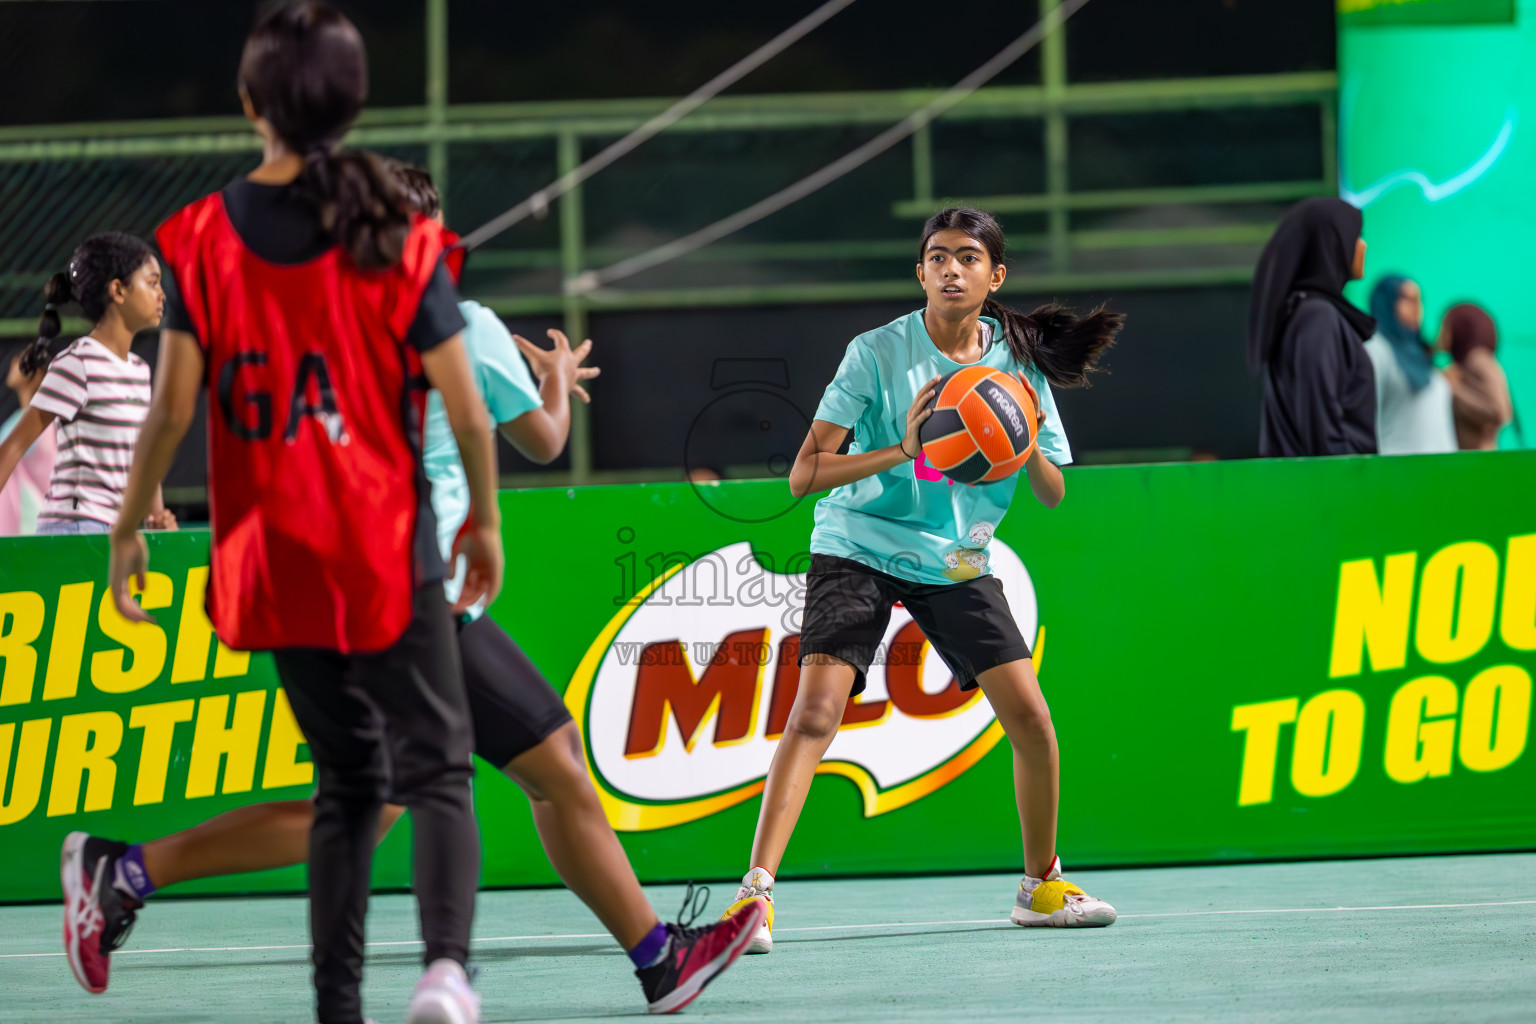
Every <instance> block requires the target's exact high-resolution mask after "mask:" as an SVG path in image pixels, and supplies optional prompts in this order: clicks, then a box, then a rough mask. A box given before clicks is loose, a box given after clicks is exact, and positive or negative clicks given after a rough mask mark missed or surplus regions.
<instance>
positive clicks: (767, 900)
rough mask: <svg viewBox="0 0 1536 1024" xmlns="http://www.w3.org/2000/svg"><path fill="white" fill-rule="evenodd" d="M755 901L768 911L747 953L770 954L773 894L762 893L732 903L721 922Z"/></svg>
mask: <svg viewBox="0 0 1536 1024" xmlns="http://www.w3.org/2000/svg"><path fill="white" fill-rule="evenodd" d="M754 900H755V901H757V902H758V903H761V904H763V906H764V908H765V909H766V910H767V913H766V914H764V915H763V923H762V924H761V925H759V926H758V929H757V934H756V935H754V936H752V941H751V943H749V944H748V946H747V948H746V952H748V953H770V952H772V951H773V894H772V893H761V894H758V895H755V896H743V897H742V898H741V899H739V900H737V901H736V902H735V903H732V904H731V905H730V906H729V907H728V908H726V911H725V913H724V914H721V915H720V918H721V920H724V919H725V918H727V917H730V916H731V915H732V914H734V913H736V912H737V911H739V910H740V909H741V908H742V907H744V906H746V905H747V904H748V903H751V902H753V901H754Z"/></svg>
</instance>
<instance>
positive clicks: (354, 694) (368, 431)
mask: <svg viewBox="0 0 1536 1024" xmlns="http://www.w3.org/2000/svg"><path fill="white" fill-rule="evenodd" d="M239 81H240V96H241V101H242V103H243V104H244V107H245V113H246V116H247V118H249V119H250V120H251V122H252V123H253V124H254V126H255V127H256V130H257V132H258V133H259V134H260V135H261V137H262V140H263V143H264V145H265V154H264V159H263V161H262V164H261V166H260V167H258V168H257V169H256V170H255V171H253V172H251V173H250V174H249V175H247V176H246V178H245V179H243V180H240V181H236V182H234V183H232V184H231V185H229V186H228V187H226V188H225V189H223V190H222V191H220V192H218V193H216V194H214V195H211V196H208V197H206V198H204V199H201V200H199V201H197V202H195V203H193V204H191V205H190V206H188V207H186V208H185V209H183V210H181V211H180V212H179V213H177V214H175V215H174V216H172V217H171V218H170V219H169V220H168V221H166V223H165V224H164V225H163V226H162V227H161V228H160V230H159V232H158V233H157V235H156V238H157V241H158V242H159V244H160V248H161V251H162V253H163V254H164V257H165V271H166V274H165V277H166V283H167V285H168V288H167V291H168V303H167V315H166V321H165V324H164V327H165V332H164V335H163V340H162V347H161V356H160V366H159V375H160V379H159V381H158V382H157V386H156V391H155V397H154V403H153V405H152V407H151V409H150V413H149V416H148V418H147V419H146V420H145V423H144V428H143V433H142V435H141V438H140V441H139V444H138V448H137V451H136V452H135V457H134V463H133V468H132V471H131V473H130V479H129V483H128V488H127V491H126V493H125V494H124V498H123V508H122V511H121V514H120V516H119V519H118V522H117V525H116V527H114V529H113V532H112V562H111V585H112V589H113V593H114V595H115V597H116V599H117V605H118V608H119V609H120V610H121V611H122V612H123V614H124V615H126V616H128V617H129V618H144V617H145V616H144V613H143V612H142V611H141V610H140V609H139V608H138V606H137V605H136V604H135V603H134V602H133V600H132V597H131V595H132V593H133V592H134V590H133V585H134V583H135V581H141V580H142V577H143V574H144V570H145V566H146V562H147V556H146V551H145V547H144V544H143V541H142V539H141V538H139V537H138V535H137V533H136V531H135V527H136V526H137V524H138V523H139V522H140V521H141V520H142V518H143V515H144V511H143V510H144V509H147V505H148V502H149V499H150V496H151V495H152V494H153V490H154V486H155V484H156V482H158V481H159V480H160V479H161V478H162V477H163V476H164V474H165V472H166V470H167V468H168V467H169V465H170V461H171V457H172V455H173V453H174V452H175V450H176V446H177V444H178V442H179V441H180V440H181V438H182V436H183V435H184V434H185V432H186V430H187V428H188V426H189V425H190V423H191V421H192V415H193V410H194V408H195V405H196V400H197V396H198V392H199V391H200V390H201V389H202V388H203V387H204V386H206V387H207V389H208V392H209V394H208V406H209V415H208V459H209V477H208V489H209V505H210V510H211V518H212V526H213V549H212V572H211V576H210V580H209V585H208V611H209V615H210V617H211V618H212V620H213V623H214V625H215V627H216V628H217V630H218V634H219V636H220V637H221V638H222V639H223V640H224V641H225V642H226V643H228V644H229V645H230V646H232V647H235V648H239V649H244V650H270V651H272V652H273V656H274V661H275V663H276V666H277V670H278V674H279V676H280V677H281V679H282V683H283V688H284V690H285V691H286V693H287V695H288V699H289V701H290V703H291V704H292V707H293V712H294V715H295V716H296V718H297V719H298V722H299V725H300V727H301V728H302V729H303V731H304V735H305V738H306V740H307V741H308V743H309V748H310V754H311V757H312V759H313V760H314V762H315V766H316V774H317V778H318V784H319V788H318V793H317V795H316V798H315V821H314V826H313V829H312V831H311V833H310V871H309V891H310V931H311V937H312V940H313V945H314V953H313V958H314V981H315V987H316V991H317V997H318V1011H319V1013H318V1016H319V1020H320V1022H321V1024H362V1020H363V1017H362V1009H361V998H360V993H359V986H360V981H361V976H362V963H363V917H364V912H365V910H366V908H367V901H368V871H369V864H370V862H371V859H372V854H373V846H374V841H375V836H376V834H377V830H378V821H379V814H380V810H381V808H382V806H383V804H384V802H385V800H386V799H392V800H395V801H397V802H399V803H402V804H405V805H406V806H407V807H409V808H410V810H411V812H412V816H413V819H414V823H415V837H416V838H415V854H414V856H415V886H416V895H417V899H418V903H419V905H420V915H421V933H422V939H423V941H424V942H425V945H426V963H427V971H426V973H425V975H424V976H423V978H422V980H421V983H420V984H419V985H418V986H417V989H416V992H415V995H414V996H413V998H412V1001H411V1005H410V1009H409V1011H408V1014H407V1019H408V1021H429V1020H430V1021H452V1022H466V1024H467V1022H472V1021H475V1020H478V1003H479V1000H478V997H476V996H475V994H474V993H473V992H472V991H471V990H470V988H469V985H468V982H467V980H466V978H465V973H464V967H463V965H464V962H465V958H466V956H467V954H468V951H469V948H468V947H469V931H470V923H471V920H472V918H473V916H474V903H475V890H476V886H477V883H478V878H479V864H480V842H479V833H478V830H477V828H476V824H475V818H474V807H473V803H472V800H471V793H470V785H469V780H470V775H471V765H470V749H471V746H472V742H473V739H472V733H471V728H470V716H469V709H468V703H467V698H466V696H465V690H464V682H463V678H462V674H461V671H460V665H459V657H458V647H457V643H456V637H455V632H454V626H453V620H452V617H451V614H450V609H449V607H448V604H447V602H446V600H445V599H444V596H443V588H442V580H443V576H444V572H445V569H444V563H443V559H442V557H441V555H440V554H439V553H438V549H437V543H436V536H435V535H436V527H435V523H434V521H433V517H432V510H431V506H430V504H429V503H428V500H427V498H428V496H427V492H426V487H425V483H424V477H423V474H422V469H421V457H420V451H421V423H422V417H423V412H424V407H425V400H426V394H427V388H428V384H429V382H430V386H431V387H434V388H436V389H437V390H438V391H439V392H441V394H442V396H443V402H444V405H445V407H446V410H447V414H448V419H449V422H450V424H451V426H452V428H453V432H454V434H455V436H456V437H457V440H458V444H459V448H460V451H461V453H462V455H463V461H464V469H465V472H466V474H467V477H468V482H469V488H470V493H471V502H472V511H471V512H470V516H469V520H468V522H467V523H466V524H465V526H464V529H463V530H462V531H461V533H460V535H459V541H458V544H457V547H456V553H457V554H462V555H464V556H466V559H467V563H468V570H467V576H466V582H465V586H464V589H463V593H462V595H461V597H460V602H461V603H462V604H464V605H468V604H470V603H473V602H474V601H476V600H478V599H480V598H482V597H488V596H494V593H495V591H496V590H497V589H498V587H499V585H500V578H501V571H502V557H501V547H500V533H499V528H500V523H499V521H498V512H497V504H496V500H495V491H494V487H495V479H496V464H495V453H494V450H493V448H492V446H491V445H492V442H491V434H490V426H489V423H488V421H487V418H486V413H485V409H484V406H483V405H482V404H481V403H480V401H479V399H478V396H477V394H476V391H475V386H474V382H473V378H472V375H471V370H470V366H469V363H468V360H467V359H466V357H465V353H464V349H463V345H462V342H461V341H460V339H459V336H458V335H459V332H460V330H462V329H463V327H464V321H463V318H462V317H461V316H460V315H459V312H458V294H457V288H456V286H455V284H454V277H453V267H454V261H453V260H452V259H451V258H450V250H451V247H452V245H453V242H454V240H455V239H454V237H453V236H452V235H451V234H450V233H449V232H447V231H446V230H444V229H443V228H442V227H441V226H439V225H438V224H436V223H434V222H433V221H431V220H429V219H427V218H425V217H422V216H421V215H419V214H418V213H415V212H413V211H412V210H411V207H410V204H409V203H408V201H407V200H406V197H405V196H404V194H403V192H402V190H401V188H400V186H399V184H398V183H397V181H396V179H395V178H394V176H393V175H392V174H391V173H390V172H389V170H388V169H387V168H386V167H385V165H384V164H383V162H382V161H381V160H380V158H378V157H376V156H374V155H373V154H370V153H366V152H361V151H356V150H342V149H339V148H338V144H339V142H340V140H341V138H342V136H343V135H345V134H346V132H347V130H348V129H349V128H350V127H351V125H352V122H353V121H354V120H355V118H356V117H357V115H358V113H359V112H360V110H361V109H362V103H363V99H364V97H365V96H366V94H367V57H366V54H365V52H364V49H363V43H362V39H361V37H360V36H359V35H358V32H357V29H356V28H355V27H354V26H353V25H352V23H351V22H349V21H348V20H347V19H346V18H345V17H343V16H342V15H341V14H339V13H337V12H336V11H335V10H333V9H331V8H330V7H328V6H326V5H325V4H322V3H317V2H305V3H299V4H296V5H292V6H288V7H285V8H282V9H280V10H278V11H277V12H275V13H274V14H272V15H271V16H269V17H268V18H267V19H266V20H265V21H263V22H262V23H261V24H260V25H258V26H257V28H256V29H255V31H254V32H253V33H252V35H251V37H250V38H249V39H248V40H247V42H246V45H245V51H244V54H243V56H242V58H241V63H240V76H239ZM77 835H78V834H77ZM71 841H72V842H74V843H75V845H76V848H75V849H71V848H70V847H69V846H68V844H67V845H66V850H65V888H66V899H67V902H69V903H70V904H71V906H73V905H74V903H75V900H74V899H72V898H71V897H72V895H79V896H80V905H81V906H82V908H86V909H83V910H82V914H84V915H86V916H83V917H82V918H81V924H82V927H81V928H80V929H77V930H78V931H80V932H84V931H85V930H86V927H85V926H89V925H92V924H95V925H100V924H101V922H100V921H93V920H91V918H90V917H89V915H88V910H89V908H95V909H96V910H97V911H98V913H100V914H101V916H104V917H105V918H106V919H107V921H106V926H105V928H102V929H100V930H101V932H102V938H103V939H105V938H106V937H107V934H108V933H112V932H114V920H113V919H114V917H118V918H120V917H122V916H125V915H128V914H131V912H132V910H133V909H134V907H132V906H130V905H128V902H129V901H128V900H127V899H126V898H125V897H119V898H117V899H116V900H115V902H114V900H113V899H111V898H109V897H106V896H103V897H101V898H99V899H96V900H91V899H90V897H91V896H94V895H96V894H95V893H94V892H91V891H89V890H91V889H92V888H93V884H94V886H100V885H101V884H102V882H101V880H100V879H94V876H93V871H94V869H95V866H96V865H97V864H98V863H100V862H101V860H102V858H104V857H109V856H111V855H112V854H113V853H114V852H116V851H112V850H106V849H92V848H91V844H93V843H94V844H96V845H97V846H105V845H107V844H105V843H104V841H101V840H89V839H87V838H86V837H84V836H78V838H77V837H71ZM123 866H124V869H125V870H132V868H133V865H132V864H126V863H125V864H124V865H123ZM93 879H94V882H93ZM72 887H73V889H75V890H76V893H74V894H72V893H71V888H72ZM68 921H69V916H68V914H67V916H66V927H68ZM115 931H116V932H118V933H120V931H121V929H120V928H117V929H115ZM91 946H92V943H91V942H90V937H89V936H86V935H84V934H77V935H76V936H75V937H74V938H73V940H71V949H70V952H71V962H72V964H74V965H75V966H76V972H77V974H80V973H81V972H82V971H83V972H84V973H85V976H83V977H82V978H81V980H82V982H86V983H87V984H88V987H91V986H90V982H99V983H100V984H101V985H102V986H104V985H105V982H106V955H107V954H109V953H110V944H108V943H101V944H99V946H100V947H101V948H96V949H94V950H93V949H92V948H91ZM77 947H78V948H77ZM93 970H95V971H96V972H98V973H99V978H98V977H92V976H91V972H92V971H93Z"/></svg>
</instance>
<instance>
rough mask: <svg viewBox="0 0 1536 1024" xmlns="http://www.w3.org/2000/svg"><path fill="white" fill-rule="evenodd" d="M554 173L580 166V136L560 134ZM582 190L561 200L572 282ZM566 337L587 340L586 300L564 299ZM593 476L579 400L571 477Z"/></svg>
mask: <svg viewBox="0 0 1536 1024" xmlns="http://www.w3.org/2000/svg"><path fill="white" fill-rule="evenodd" d="M555 160H556V165H557V166H556V173H557V174H559V175H561V176H564V175H566V174H569V173H570V172H571V171H572V170H574V169H575V168H576V167H577V166H578V165H579V164H580V163H581V136H579V135H577V134H576V133H575V132H573V131H567V132H561V133H560V137H559V141H558V145H557V147H556V157H555ZM581 192H582V189H581V186H580V185H577V186H575V187H574V188H572V189H571V190H570V191H568V192H566V193H565V195H563V196H561V197H560V269H561V272H562V273H563V274H564V275H565V280H567V281H573V280H575V279H576V278H577V277H578V276H580V274H581V272H582V271H583V270H585V269H586V267H585V266H584V264H585V263H586V225H585V223H584V222H583V218H582V207H581ZM564 312H565V327H564V329H565V333H566V336H567V337H569V338H570V339H571V345H572V346H573V347H574V346H576V345H580V344H581V342H582V340H583V339H584V338H586V336H587V300H586V299H585V298H584V297H583V296H581V295H579V294H571V293H567V294H566V296H565V310H564ZM591 475H592V422H591V420H590V418H589V417H588V416H587V407H586V405H585V404H583V403H582V402H581V400H580V399H573V400H572V401H571V477H572V480H573V482H575V483H578V484H580V483H585V482H586V481H587V479H588V478H589V477H590V476H591Z"/></svg>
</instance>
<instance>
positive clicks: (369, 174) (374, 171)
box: [299, 146, 411, 270]
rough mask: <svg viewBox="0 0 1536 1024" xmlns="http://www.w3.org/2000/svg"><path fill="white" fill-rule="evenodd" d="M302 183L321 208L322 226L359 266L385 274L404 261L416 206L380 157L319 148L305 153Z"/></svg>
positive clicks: (300, 179)
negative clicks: (387, 270)
mask: <svg viewBox="0 0 1536 1024" xmlns="http://www.w3.org/2000/svg"><path fill="white" fill-rule="evenodd" d="M299 184H300V187H301V188H303V190H304V191H305V193H307V194H308V195H309V196H310V197H311V198H312V199H313V200H314V202H315V203H316V205H318V206H319V208H320V226H321V227H323V228H325V230H326V231H328V232H330V233H331V234H332V235H333V236H334V237H335V238H336V240H337V241H338V242H340V243H341V244H342V246H344V247H345V248H346V250H347V253H348V254H349V255H350V256H351V257H352V262H353V263H355V264H357V266H358V267H360V268H361V269H363V270H383V269H386V268H388V267H392V266H394V265H395V264H396V263H399V262H400V254H401V253H402V252H403V251H404V250H405V239H406V236H407V235H409V234H410V230H411V208H410V206H409V204H408V203H407V201H406V196H405V192H404V190H403V189H402V188H401V187H400V184H399V182H398V181H397V180H396V178H395V176H394V175H393V174H392V173H390V170H389V168H388V166H387V165H386V164H385V163H384V161H383V160H382V159H381V158H380V157H378V156H376V155H374V154H373V153H369V152H367V151H366V150H361V149H336V150H333V149H331V148H330V147H329V146H320V147H316V148H314V149H311V150H310V151H309V153H308V154H306V155H305V158H304V171H303V173H302V174H301V175H300V177H299Z"/></svg>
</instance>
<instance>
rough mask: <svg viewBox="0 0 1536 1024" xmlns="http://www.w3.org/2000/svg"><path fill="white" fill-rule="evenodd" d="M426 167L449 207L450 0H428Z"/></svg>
mask: <svg viewBox="0 0 1536 1024" xmlns="http://www.w3.org/2000/svg"><path fill="white" fill-rule="evenodd" d="M426 99H427V170H428V171H430V172H431V174H432V180H433V181H435V182H436V183H437V191H438V195H440V196H441V197H442V200H443V209H444V210H445V211H446V210H447V208H448V143H447V142H446V141H445V139H444V131H445V130H446V128H447V126H448V0H427V97H426Z"/></svg>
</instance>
